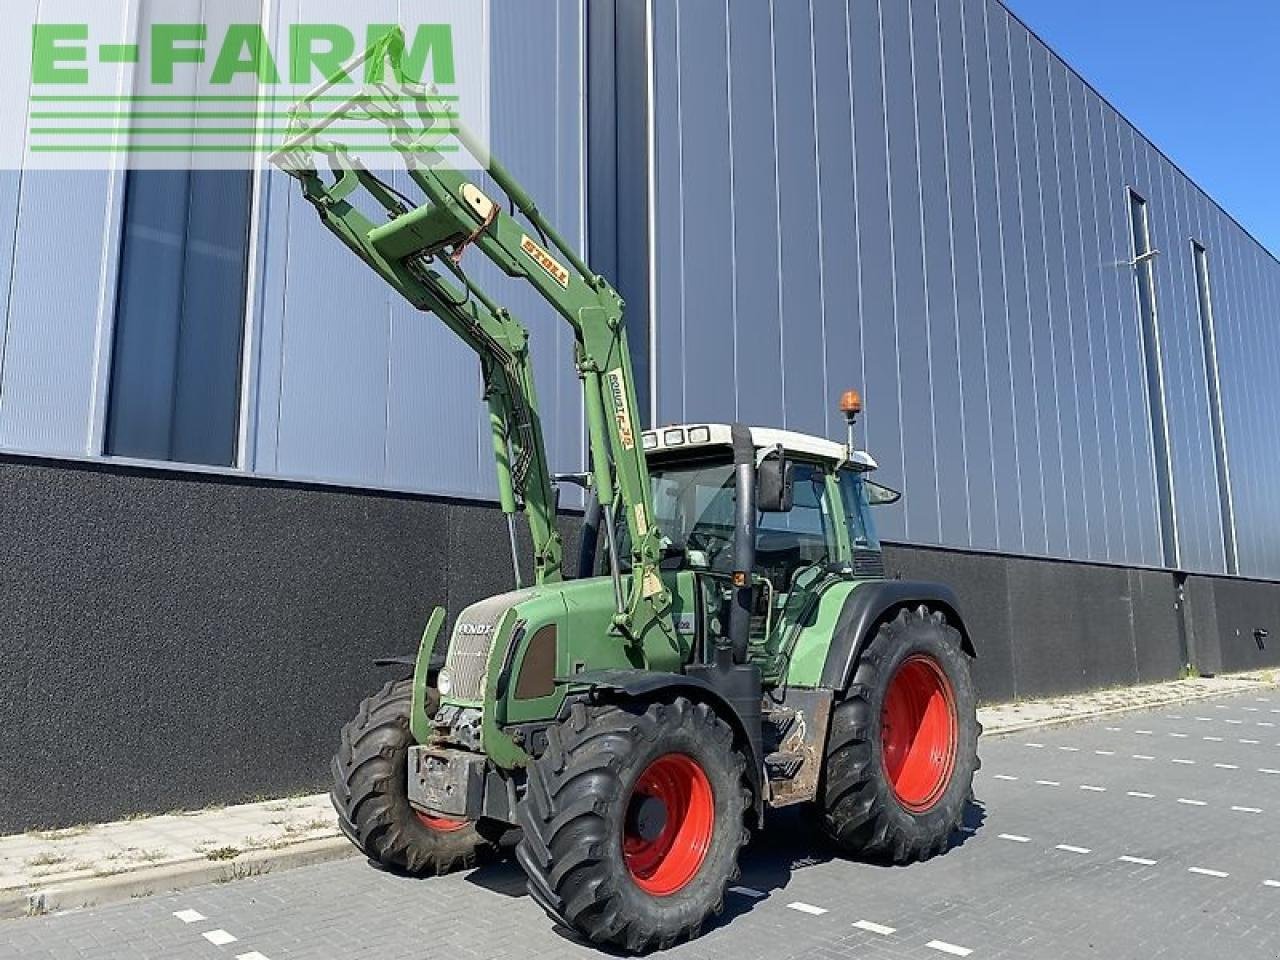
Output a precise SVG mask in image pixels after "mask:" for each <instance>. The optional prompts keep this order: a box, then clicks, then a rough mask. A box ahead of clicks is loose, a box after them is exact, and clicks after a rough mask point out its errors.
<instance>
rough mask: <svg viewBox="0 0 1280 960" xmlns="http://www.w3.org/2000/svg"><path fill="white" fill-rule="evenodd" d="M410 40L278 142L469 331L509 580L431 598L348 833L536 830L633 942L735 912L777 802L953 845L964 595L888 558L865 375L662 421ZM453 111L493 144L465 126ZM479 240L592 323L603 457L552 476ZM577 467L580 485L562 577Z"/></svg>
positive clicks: (618, 340) (343, 779) (588, 352)
mask: <svg viewBox="0 0 1280 960" xmlns="http://www.w3.org/2000/svg"><path fill="white" fill-rule="evenodd" d="M402 54H403V39H402V38H401V37H400V36H399V35H398V34H392V35H391V36H389V37H388V38H387V39H386V40H385V41H384V42H383V43H381V44H380V45H379V46H378V47H375V48H374V49H373V50H371V51H370V52H369V53H368V54H366V55H365V57H366V58H367V57H385V58H386V60H387V62H388V64H389V65H390V66H391V68H392V75H393V76H396V77H397V78H398V80H397V84H396V85H395V87H394V89H390V90H389V89H388V88H387V87H386V86H383V85H380V86H379V87H377V88H375V89H373V90H371V91H366V93H364V94H363V95H361V96H357V97H353V98H351V99H350V100H348V101H345V102H339V103H337V105H335V106H332V107H331V108H327V109H326V108H322V107H321V103H322V102H326V103H331V102H332V101H334V100H340V98H334V97H327V98H326V97H321V94H324V93H326V92H328V91H329V90H330V88H331V86H330V85H324V86H322V87H320V88H318V89H317V90H316V91H314V92H313V93H312V94H311V95H310V96H309V97H308V98H307V99H306V100H304V101H303V102H302V103H300V104H299V105H298V106H297V107H296V108H295V110H294V112H293V118H294V119H293V121H292V124H293V126H292V135H291V136H290V138H289V140H288V142H287V143H286V144H285V145H284V146H283V148H282V149H281V150H280V151H279V152H278V153H277V154H275V155H274V157H273V159H274V161H275V162H276V163H277V165H279V166H280V167H281V168H282V169H284V170H285V171H286V172H288V173H289V174H290V175H291V176H293V177H295V178H296V179H297V180H298V181H299V183H300V184H301V188H302V191H303V193H304V195H305V197H306V198H307V199H308V200H309V201H310V202H311V203H312V204H313V205H314V206H315V209H316V211H317V213H318V214H319V216H320V218H321V220H322V221H323V223H324V225H325V226H326V227H328V228H329V229H330V230H331V231H332V232H333V233H335V234H336V235H337V236H338V237H339V238H340V239H341V240H342V241H343V242H344V243H346V244H347V246H348V247H349V248H350V249H351V250H352V251H353V252H354V253H355V254H356V255H357V256H358V257H359V258H360V259H361V260H363V261H364V262H365V263H366V264H367V265H368V266H369V267H371V268H372V269H374V270H375V271H377V273H378V274H379V275H380V276H382V277H383V278H384V279H385V280H386V281H387V282H388V283H389V284H391V286H393V287H394V288H395V289H396V290H397V291H399V292H400V293H401V294H402V295H403V296H404V297H405V298H406V299H407V300H408V301H409V302H410V303H412V304H413V305H414V306H415V307H417V308H419V309H421V310H423V311H425V312H428V313H431V314H434V315H435V316H436V317H437V318H438V319H439V320H440V321H442V322H443V323H444V324H445V325H446V326H447V327H448V328H449V329H450V330H452V331H453V332H454V333H455V334H456V335H457V336H458V337H460V338H461V339H462V340H463V342H465V343H466V344H468V345H469V346H470V347H471V348H472V349H474V350H475V352H476V354H477V356H478V358H479V361H480V364H481V370H482V372H483V375H484V381H485V384H486V387H487V389H486V395H485V398H486V401H487V403H488V406H489V410H490V414H491V421H492V425H493V442H494V453H495V461H496V464H497V477H498V489H499V494H500V502H501V507H502V510H503V511H504V513H506V515H507V518H508V523H509V525H511V527H510V529H511V533H512V535H511V542H512V558H511V559H512V563H513V565H514V568H515V571H514V573H515V581H516V589H515V590H513V591H512V592H510V593H504V594H500V595H498V596H494V597H490V598H489V599H486V600H483V601H481V602H479V603H477V604H474V605H473V606H471V607H469V608H467V609H466V610H463V611H462V612H461V613H460V614H459V615H458V616H457V618H456V620H455V621H454V623H453V624H452V626H451V628H450V630H449V631H447V633H446V632H445V631H444V630H443V627H444V623H445V612H444V610H443V609H440V608H437V609H436V610H435V611H434V612H433V613H432V614H431V616H430V618H429V621H428V623H427V627H426V630H425V632H424V635H423V637H422V641H421V644H420V647H419V649H418V653H417V656H416V658H413V663H414V671H413V676H412V678H411V679H406V680H402V681H398V682H393V683H390V684H387V685H386V686H385V687H383V688H382V690H380V691H379V692H378V693H376V694H374V695H373V696H372V697H370V698H369V699H367V700H365V701H364V703H363V704H362V705H361V706H360V710H359V713H358V714H357V716H356V717H355V719H354V720H352V721H351V722H350V723H349V724H347V726H346V727H345V728H344V729H343V731H342V737H341V745H340V748H339V751H338V754H337V756H336V757H335V758H334V761H333V790H332V796H333V802H334V805H335V807H336V808H337V811H338V815H339V818H340V823H341V826H342V829H343V831H344V832H345V833H346V834H347V836H348V837H350V839H351V840H352V842H353V843H354V844H355V845H356V846H357V847H358V848H359V849H360V850H361V851H362V852H363V853H364V854H366V855H367V856H368V857H369V858H370V859H371V860H373V861H376V862H378V863H380V864H383V865H385V866H387V867H390V868H393V869H397V870H400V871H404V872H408V873H413V874H421V873H444V872H446V871H449V870H453V869H456V868H460V867H464V866H469V865H471V864H473V863H475V862H476V861H477V858H478V857H479V856H480V855H481V854H483V853H484V852H485V850H486V849H494V848H497V847H498V846H499V845H500V844H501V843H503V842H504V840H506V839H507V838H512V837H517V836H518V838H519V839H518V843H517V846H516V857H517V859H518V861H519V863H520V865H521V866H522V867H523V869H524V871H525V873H526V874H527V877H528V889H529V892H530V894H531V895H532V897H533V898H534V899H535V900H536V901H537V902H538V903H539V904H540V905H541V906H542V907H543V908H544V909H545V910H546V912H547V913H548V914H549V915H550V916H551V917H552V918H553V919H554V920H555V921H557V922H559V923H561V924H563V925H564V926H565V927H568V928H571V929H572V930H574V931H576V932H577V933H578V934H579V935H581V936H582V937H584V938H585V939H587V940H590V941H593V942H596V943H600V944H605V945H609V946H613V947H617V948H622V949H625V950H630V951H635V952H644V951H647V950H651V949H654V948H661V947H666V946H669V945H671V944H673V943H675V942H677V941H680V940H682V939H686V938H692V937H695V936H697V935H698V933H699V932H700V931H701V930H702V928H703V927H704V926H705V925H706V924H707V922H708V921H709V920H710V919H711V918H713V917H714V916H716V915H717V914H718V913H719V912H720V911H721V910H722V909H723V906H724V900H725V896H726V891H727V889H728V887H729V885H730V884H731V883H733V882H734V880H735V879H736V878H737V877H738V871H739V866H738V862H739V856H740V853H741V851H742V848H743V846H744V845H745V844H746V843H747V842H748V841H749V839H750V838H751V836H752V833H753V831H757V830H760V829H762V828H763V826H764V824H765V822H766V812H767V811H768V810H769V809H771V808H775V807H784V806H791V805H795V804H805V805H807V806H808V808H809V809H812V810H813V812H814V816H815V817H816V818H818V819H819V820H820V822H821V825H822V828H823V829H824V830H825V832H826V833H827V834H828V835H829V836H830V839H831V840H832V841H833V843H834V844H835V845H836V846H837V847H838V848H839V849H840V850H841V851H844V852H846V853H848V854H850V855H854V856H860V857H867V858H873V859H876V860H880V861H885V862H891V863H907V862H911V861H915V860H921V859H924V858H927V857H930V856H933V855H934V854H937V853H939V852H941V851H943V850H944V849H946V847H947V845H948V843H949V840H950V838H951V837H952V835H953V833H954V831H956V829H957V828H958V827H959V826H960V824H961V821H962V818H963V815H964V812H965V807H966V804H967V803H968V801H969V799H970V793H971V786H972V779H973V774H974V771H975V769H976V768H977V765H978V759H977V749H976V748H977V739H978V734H979V726H978V723H977V719H976V712H975V694H974V688H973V684H972V681H971V679H970V669H969V667H970V660H971V659H972V658H973V657H974V656H975V650H974V646H973V643H972V640H971V638H970V637H969V635H968V633H967V631H966V629H965V626H964V623H963V622H962V620H961V618H960V614H959V611H958V608H957V603H956V599H955V596H954V595H953V593H952V592H951V591H950V590H949V589H948V588H947V587H945V586H942V585H939V584H931V583H916V582H909V581H903V580H894V579H886V578H885V575H884V565H883V559H882V555H881V550H880V544H879V542H878V540H877V538H876V533H875V526H874V522H873V519H872V515H871V510H872V507H873V506H874V505H875V504H877V503H883V502H886V501H891V500H892V499H894V498H895V497H896V494H894V493H893V491H890V490H888V488H886V487H883V486H880V485H878V484H876V483H875V482H874V481H872V480H871V479H870V477H869V474H870V472H871V471H872V470H873V469H874V468H875V462H874V461H873V460H872V458H871V457H870V456H869V455H868V454H866V453H864V452H861V451H859V450H857V449H856V448H855V447H854V445H853V443H852V440H853V424H854V419H855V417H856V415H857V413H858V412H859V410H860V407H861V404H860V400H859V398H858V397H857V395H856V394H855V393H853V392H852V391H851V392H850V393H849V394H846V395H845V397H844V398H843V400H842V404H841V406H842V409H843V411H844V413H845V414H846V417H847V419H848V423H849V443H847V444H846V443H837V442H834V441H831V440H826V439H822V438H818V437H812V436H806V435H802V434H797V433H791V432H787V431H780V430H769V429H762V428H748V427H745V426H742V425H739V424H722V423H694V424H686V425H681V426H669V427H664V428H662V429H658V430H652V431H648V432H645V431H642V430H641V429H640V427H639V424H638V422H637V419H636V409H637V404H636V395H635V388H634V382H633V375H632V367H631V358H630V354H629V352H628V348H627V337H626V325H625V323H624V321H623V303H622V300H621V298H620V297H619V296H618V294H617V293H616V291H615V290H614V289H613V288H612V287H611V286H610V285H609V283H608V282H607V281H606V280H605V279H604V278H603V277H601V276H599V275H597V274H595V273H593V272H592V271H591V270H590V268H589V267H588V266H587V265H586V264H585V263H584V262H583V260H582V259H581V258H580V257H579V255H578V254H577V253H576V252H575V251H574V250H573V249H572V248H571V247H570V246H569V245H568V244H567V243H566V242H565V241H564V240H563V239H562V238H561V237H560V235H559V234H558V233H557V232H556V231H555V230H554V228H553V227H552V226H551V225H550V224H549V223H547V222H546V220H545V218H544V217H543V216H542V215H541V214H540V213H539V211H538V209H537V206H536V205H535V203H534V202H533V200H532V199H531V198H530V197H529V196H528V195H527V194H526V193H525V191H524V190H522V189H521V188H520V186H519V185H518V184H517V183H516V181H515V180H514V179H513V178H512V177H511V176H510V174H509V173H508V172H507V171H506V170H505V169H504V168H503V167H502V166H501V165H500V164H499V163H498V162H497V161H495V160H492V159H490V162H489V166H488V173H489V179H490V181H491V182H492V184H493V188H491V189H496V191H501V193H502V194H503V195H504V196H503V198H502V200H501V201H500V200H499V199H497V198H495V197H494V196H491V195H490V194H489V193H486V192H485V191H484V190H482V189H481V188H480V187H479V186H478V185H477V184H476V183H475V182H473V181H472V180H470V179H468V178H467V177H466V176H464V175H463V174H462V173H461V172H459V171H457V170H455V169H453V168H452V167H450V166H449V165H448V164H447V163H446V162H445V159H444V156H445V155H444V152H443V151H442V150H439V149H437V147H438V146H439V144H440V143H441V140H442V136H443V135H442V133H441V132H440V129H439V127H437V126H435V124H438V123H439V121H438V119H433V117H435V118H438V116H439V114H438V111H439V103H438V102H433V99H432V94H431V92H430V91H428V90H425V89H423V88H421V87H418V86H415V85H414V84H412V83H411V82H409V80H408V79H406V78H404V77H403V76H402V75H401V74H400V73H399V63H400V59H401V56H402ZM351 66H355V64H353V65H351ZM433 108H434V109H435V110H436V111H437V112H436V113H435V114H433V113H432V109H433ZM352 118H355V119H364V120H373V121H376V122H380V123H383V124H384V125H385V126H386V127H387V130H388V135H389V138H390V143H391V145H392V147H393V148H394V150H395V151H396V152H398V154H399V157H400V159H402V160H403V162H404V164H405V166H406V168H407V172H408V176H409V178H410V180H411V181H412V182H413V184H414V185H415V189H416V190H417V191H420V193H421V197H420V198H418V199H416V200H411V199H410V198H409V197H407V196H405V195H404V194H403V193H401V192H400V191H399V190H397V189H394V188H393V187H392V186H391V185H390V184H388V183H387V182H385V181H384V180H382V179H380V178H379V177H378V176H377V175H375V173H373V172H372V171H371V170H369V169H367V168H366V167H365V166H364V165H363V164H361V163H360V162H359V161H358V160H357V159H356V158H354V157H353V156H352V155H351V154H350V153H349V151H348V149H347V148H346V147H345V146H344V145H342V144H341V143H339V142H336V141H334V140H332V139H330V138H329V132H330V128H331V126H332V124H333V123H334V122H335V121H336V120H340V119H343V120H349V119H352ZM448 132H449V134H450V135H452V136H456V137H457V138H458V140H459V142H461V143H462V144H463V145H464V146H465V147H466V148H467V149H470V150H472V151H473V152H477V155H479V153H478V151H479V145H477V144H475V143H474V141H472V140H471V138H470V135H469V134H468V132H467V131H466V130H465V128H463V127H461V125H460V124H458V123H456V121H453V120H451V121H450V123H449V126H448ZM361 205H363V206H364V207H369V206H373V207H375V208H380V210H381V211H385V217H384V218H383V219H382V220H381V221H375V220H374V219H371V218H370V217H369V216H368V215H367V214H366V213H365V212H363V210H362V209H361ZM472 253H474V254H475V255H477V256H481V257H485V258H487V259H488V260H489V261H490V262H492V263H493V264H496V265H497V266H498V268H500V269H501V270H502V272H503V273H505V274H506V275H508V276H510V277H515V278H518V279H520V280H523V281H526V282H527V283H528V284H529V285H530V286H531V287H532V288H533V289H534V290H536V291H537V292H538V293H539V294H540V295H541V296H542V297H543V298H544V299H545V301H546V303H547V304H548V305H549V306H550V308H551V309H552V310H553V311H554V312H555V313H557V314H558V315H559V316H560V317H561V318H562V319H563V320H564V321H565V322H567V323H568V324H569V325H570V327H571V328H572V330H573V332H574V335H575V351H574V360H575V364H576V368H577V371H578V373H579V376H580V379H581V383H582V390H583V400H584V408H585V411H586V419H587V424H588V428H589V435H590V470H589V471H588V472H587V473H585V474H580V475H572V476H563V477H555V476H553V475H552V474H551V472H550V471H549V469H548V465H547V461H546V454H545V449H544V444H543V438H542V433H541V426H540V421H539V417H538V413H537V410H538V408H537V399H536V396H535V393H534V385H533V379H532V373H531V365H530V361H529V354H528V349H527V343H528V335H527V331H526V329H525V328H524V327H523V326H522V325H521V324H520V323H519V322H518V321H517V320H516V318H515V317H514V316H512V314H511V313H510V311H508V310H507V309H505V308H503V307H502V306H500V305H499V304H498V303H497V302H495V300H494V299H493V298H492V296H491V294H490V293H489V292H488V291H486V290H485V289H483V288H482V286H481V285H480V284H479V283H478V282H476V281H475V280H474V279H473V278H472V277H470V276H469V275H468V273H467V272H466V270H465V268H464V262H465V255H468V254H472ZM567 485H574V486H576V487H580V488H582V489H583V490H584V491H585V494H584V496H585V499H586V504H587V507H586V512H585V517H584V519H583V526H582V537H581V549H580V553H579V556H578V558H577V560H578V562H577V564H576V574H577V575H576V576H575V577H573V578H571V579H570V578H566V576H565V574H564V572H563V569H562V568H563V567H564V563H563V558H562V541H561V536H560V533H559V532H558V530H557V515H558V511H557V505H558V502H559V493H560V491H561V490H562V489H563V488H564V487H565V486H567ZM520 515H523V517H524V518H525V520H526V521H527V523H528V527H529V531H530V533H531V535H532V542H533V558H532V559H533V562H532V570H531V576H529V577H527V578H526V577H524V576H523V575H522V572H521V564H520V562H519V554H518V552H517V551H516V549H515V544H516V537H515V532H514V531H515V528H514V525H513V524H514V521H515V518H516V517H518V516H520Z"/></svg>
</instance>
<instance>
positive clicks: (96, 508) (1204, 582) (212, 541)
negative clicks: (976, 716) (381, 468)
mask: <svg viewBox="0 0 1280 960" xmlns="http://www.w3.org/2000/svg"><path fill="white" fill-rule="evenodd" d="M565 526H566V528H567V533H568V534H569V540H570V542H569V543H568V544H566V551H565V552H566V556H568V557H571V558H572V557H575V556H576V545H575V544H574V543H573V533H574V530H575V527H576V523H575V522H574V521H572V520H566V521H565ZM886 559H887V566H888V569H889V572H890V575H894V574H900V575H902V576H904V577H908V578H912V579H928V580H940V581H943V582H946V583H950V584H952V585H953V586H954V587H955V588H956V590H957V591H958V593H959V594H960V598H961V603H962V606H963V609H964V613H965V616H966V618H967V621H968V624H969V627H970V630H971V632H972V633H973V635H974V638H975V641H976V643H977V646H978V650H979V658H978V660H977V663H976V668H975V669H976V679H977V682H978V687H979V691H980V695H981V697H982V699H983V700H984V701H985V702H994V701H1003V700H1010V699H1015V698H1024V697H1034V696H1044V695H1050V694H1057V693H1066V692H1070V691H1077V690H1084V689H1088V688H1092V687H1102V686H1114V685H1118V684H1127V683H1134V682H1145V681H1155V680H1162V679H1168V678H1171V677H1173V676H1176V675H1177V673H1178V670H1179V669H1180V667H1181V666H1182V664H1183V662H1184V660H1183V656H1184V655H1183V652H1182V648H1183V644H1184V643H1186V644H1187V645H1188V646H1189V647H1190V649H1191V650H1193V651H1194V658H1195V662H1196V663H1197V664H1199V665H1201V669H1204V670H1206V671H1211V672H1218V671H1223V670H1241V669H1249V668H1254V667H1259V666H1277V665H1280V639H1275V638H1280V585H1277V584H1271V583H1259V582H1255V581H1244V580H1230V579H1225V578H1206V577H1192V578H1189V580H1188V582H1187V584H1186V590H1187V597H1188V601H1187V609H1188V611H1189V616H1188V625H1187V631H1186V636H1187V639H1186V640H1185V641H1184V640H1182V639H1181V637H1182V634H1180V632H1179V621H1178V615H1177V608H1176V596H1177V594H1176V582H1175V578H1174V577H1173V575H1171V574H1167V573H1161V572H1158V571H1144V570H1130V569H1124V568H1118V567H1101V566H1093V565H1088V564H1076V563H1065V562H1056V561H1045V560H1029V559H1023V558H1016V557H1005V556H997V555H991V554H977V553H965V552H962V551H953V550H941V549H932V548H921V547H908V546H898V545H893V546H889V547H887V548H886ZM527 573H528V571H527V570H526V575H527ZM511 584H512V574H511V570H510V562H509V558H508V550H507V533H506V527H505V521H504V519H503V517H502V515H501V514H500V513H499V512H498V511H497V510H496V509H494V508H493V507H491V506H487V505H482V504H475V503H468V502H462V501H450V500H443V499H438V498H428V497H415V496H402V495H392V494H379V493H370V492H361V491H352V490H342V489H336V488H327V487H316V486H301V485H296V484H286V483H275V482H263V481H261V480H248V479H241V478H229V477H222V476H211V475H203V474H190V473H178V472H174V473H166V472H158V471H154V470H142V469H132V468H123V467H115V466H94V465H79V466H77V465H68V464H66V463H61V462H51V461H39V460H30V459H22V458H12V457H6V458H0V761H2V764H3V771H4V776H3V778H0V832H8V831H14V830H22V829H27V828H31V827H56V826H67V825H71V824H75V823H80V822H85V821H91V820H104V819H112V818H117V817H121V816H124V815H127V814H130V813H137V812H161V811H165V810H171V809H178V808H192V807H201V806H205V805H207V804H211V803H233V802H237V801H244V800H250V799H254V798H262V797H269V796H278V795H285V794H290V793H297V792H304V791H314V790H317V789H322V788H323V787H324V786H325V783H326V778H327V764H328V758H329V756H330V755H331V753H332V751H333V749H334V746H335V742H336V738H337V734H338V730H339V728H340V727H341V726H342V724H344V723H345V722H346V721H347V720H348V719H349V718H350V716H351V715H352V714H353V713H354V711H355V709H356V706H357V704H358V703H359V701H360V700H361V699H362V698H363V697H364V696H366V695H368V694H369V693H370V692H371V691H373V690H375V689H376V688H377V687H378V686H379V685H380V684H381V683H383V682H385V681H386V680H387V679H390V678H392V677H393V676H394V675H395V671H394V670H393V671H387V670H381V669H378V668H376V667H374V666H373V665H372V660H373V658H374V657H377V656H380V655H385V654H398V653H411V652H413V651H414V650H415V649H416V645H417V642H418V638H419V636H420V634H421V630H422V626H423V623H424V622H425V619H426V616H427V614H428V612H429V611H430V609H431V607H432V606H434V605H436V604H443V605H445V606H446V607H447V608H448V610H449V612H450V614H451V615H453V614H456V613H457V612H458V611H459V610H461V609H462V608H463V607H465V606H466V605H467V604H469V603H471V602H473V601H475V600H477V599H480V598H482V597H485V596H488V595H490V594H493V593H497V592H499V591H502V590H506V589H509V588H510V586H511ZM1257 629H1265V630H1269V631H1270V634H1271V638H1268V639H1266V640H1264V649H1261V650H1260V649H1259V648H1258V646H1257V642H1256V641H1255V639H1254V631H1255V630H1257Z"/></svg>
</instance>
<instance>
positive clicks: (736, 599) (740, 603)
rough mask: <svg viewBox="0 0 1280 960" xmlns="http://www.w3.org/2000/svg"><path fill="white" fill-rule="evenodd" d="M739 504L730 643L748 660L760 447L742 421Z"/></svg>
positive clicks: (737, 436) (737, 449) (737, 447)
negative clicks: (757, 453) (757, 447)
mask: <svg viewBox="0 0 1280 960" xmlns="http://www.w3.org/2000/svg"><path fill="white" fill-rule="evenodd" d="M730 429H731V431H732V434H731V435H732V438H733V464H734V473H735V480H736V492H737V508H736V514H737V516H736V517H735V523H734V532H733V587H734V589H733V604H732V606H731V607H730V609H729V644H730V646H731V647H732V649H733V662H734V663H746V662H747V647H748V644H749V642H750V634H751V605H752V598H753V596H754V593H755V591H754V589H753V588H752V585H751V571H752V570H754V569H755V565H756V449H755V445H754V444H753V443H752V442H751V431H750V430H749V429H747V428H746V427H745V426H743V425H742V424H740V423H735V424H734V425H733V426H732V427H731V428H730Z"/></svg>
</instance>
